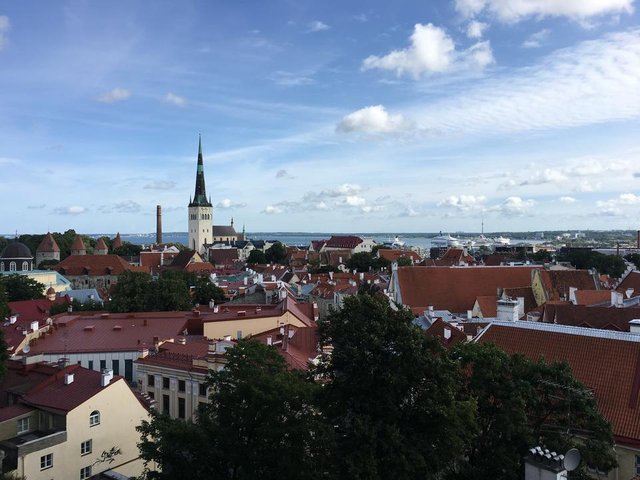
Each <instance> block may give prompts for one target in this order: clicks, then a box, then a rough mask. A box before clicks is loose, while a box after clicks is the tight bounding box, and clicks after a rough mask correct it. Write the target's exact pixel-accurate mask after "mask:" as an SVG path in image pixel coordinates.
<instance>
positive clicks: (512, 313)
mask: <svg viewBox="0 0 640 480" xmlns="http://www.w3.org/2000/svg"><path fill="white" fill-rule="evenodd" d="M496 317H497V319H498V320H499V321H503V322H515V321H516V320H518V301H517V300H511V299H507V300H504V299H501V300H498V302H497V315H496Z"/></svg>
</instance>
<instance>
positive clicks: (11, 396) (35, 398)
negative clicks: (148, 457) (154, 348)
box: [0, 361, 148, 480]
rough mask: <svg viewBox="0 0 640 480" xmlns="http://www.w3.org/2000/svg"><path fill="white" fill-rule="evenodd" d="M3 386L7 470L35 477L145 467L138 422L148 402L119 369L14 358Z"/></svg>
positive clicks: (131, 471) (1, 439)
mask: <svg viewBox="0 0 640 480" xmlns="http://www.w3.org/2000/svg"><path fill="white" fill-rule="evenodd" d="M1 393H2V397H1V400H2V402H3V405H2V406H1V407H0V457H2V472H3V473H8V472H12V473H14V474H15V475H18V476H20V477H24V478H27V479H29V480H49V479H65V480H72V479H80V480H84V479H87V478H90V477H91V476H93V475H95V474H97V473H101V472H106V471H112V472H117V473H119V474H121V475H124V476H127V477H130V476H136V475H140V474H141V473H142V469H143V463H142V460H141V459H140V458H139V453H138V448H137V445H136V442H137V441H138V439H139V434H138V433H137V432H136V426H138V425H140V423H141V422H142V421H143V420H145V419H147V418H148V410H147V406H146V405H144V404H143V402H142V399H141V398H140V397H138V396H137V395H136V394H135V393H134V392H133V391H132V390H131V388H130V387H129V386H128V384H127V383H126V382H125V380H124V378H122V377H117V376H116V377H114V376H113V372H112V371H105V372H102V373H101V372H95V371H91V370H87V369H85V368H82V367H80V366H78V365H71V366H68V367H65V368H58V367H56V366H51V365H48V364H45V363H32V364H27V363H22V362H15V361H10V362H8V371H7V375H6V376H5V378H4V380H3V383H2V386H1Z"/></svg>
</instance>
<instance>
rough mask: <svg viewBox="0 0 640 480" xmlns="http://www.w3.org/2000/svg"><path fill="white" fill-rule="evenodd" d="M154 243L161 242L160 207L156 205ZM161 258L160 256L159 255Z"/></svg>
mask: <svg viewBox="0 0 640 480" xmlns="http://www.w3.org/2000/svg"><path fill="white" fill-rule="evenodd" d="M156 243H157V244H158V245H160V244H161V243H162V207H161V206H160V205H158V206H157V207H156ZM160 258H161V259H162V256H160Z"/></svg>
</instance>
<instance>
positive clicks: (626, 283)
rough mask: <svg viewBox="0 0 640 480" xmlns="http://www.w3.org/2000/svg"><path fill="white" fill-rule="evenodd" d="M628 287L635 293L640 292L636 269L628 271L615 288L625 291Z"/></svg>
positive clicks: (638, 274)
mask: <svg viewBox="0 0 640 480" xmlns="http://www.w3.org/2000/svg"><path fill="white" fill-rule="evenodd" d="M629 288H633V291H634V292H636V293H640V272H639V271H637V270H633V271H631V272H629V275H627V276H626V277H625V278H624V280H622V282H620V285H618V287H617V288H616V290H617V291H619V292H625V291H626V290H628V289H629Z"/></svg>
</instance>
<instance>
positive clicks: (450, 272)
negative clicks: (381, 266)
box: [397, 266, 538, 313]
mask: <svg viewBox="0 0 640 480" xmlns="http://www.w3.org/2000/svg"><path fill="white" fill-rule="evenodd" d="M536 268H538V267H533V266H526V267H399V268H398V271H397V278H398V284H399V287H400V293H401V296H402V303H403V304H404V305H408V306H410V307H414V306H415V307H420V306H421V307H424V306H427V305H432V306H433V307H434V308H435V309H436V310H449V311H451V312H453V313H462V312H466V311H467V310H471V309H473V305H474V303H475V301H476V298H478V297H480V296H489V295H496V293H497V289H498V288H513V287H525V286H529V285H531V271H532V270H534V269H536Z"/></svg>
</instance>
